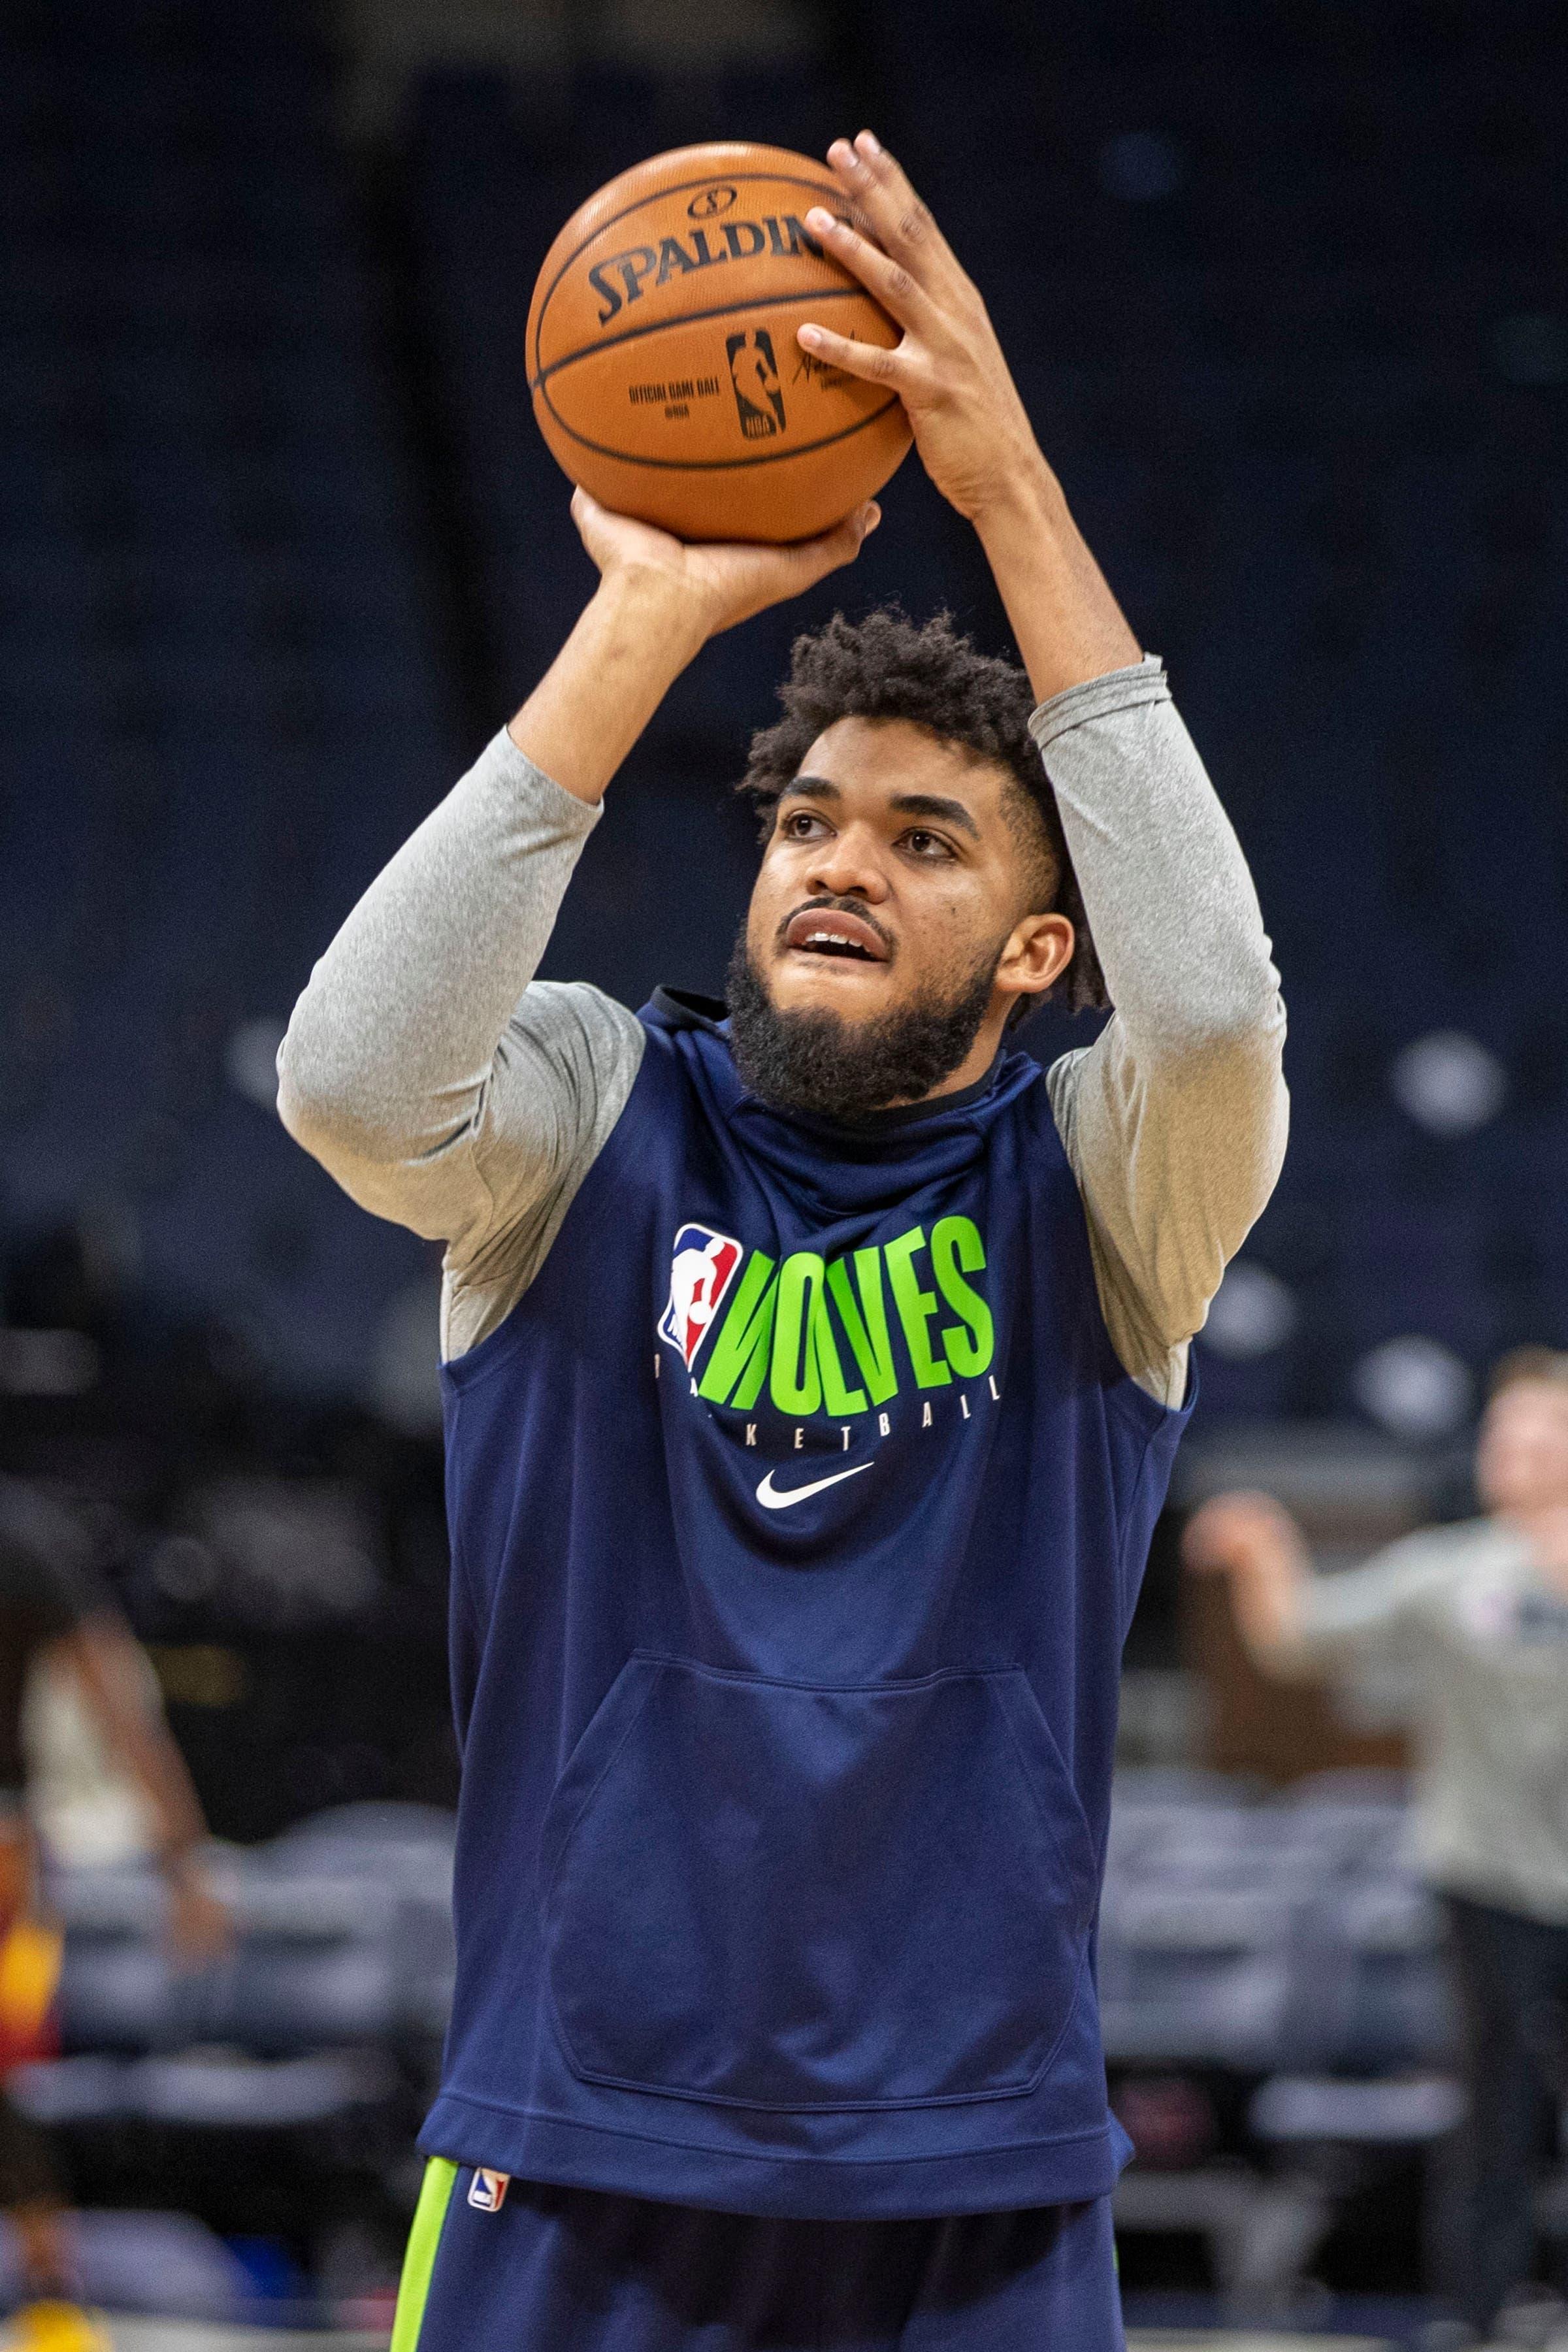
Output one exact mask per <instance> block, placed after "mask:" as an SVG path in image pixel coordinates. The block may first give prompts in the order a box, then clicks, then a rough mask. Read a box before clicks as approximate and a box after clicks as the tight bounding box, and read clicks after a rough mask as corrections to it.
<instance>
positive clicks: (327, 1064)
mask: <svg viewBox="0 0 1568 2352" xmlns="http://www.w3.org/2000/svg"><path fill="white" fill-rule="evenodd" d="M599 814H600V812H599V810H598V809H597V808H594V807H591V806H589V805H588V804H587V803H585V802H583V801H580V800H578V799H576V798H575V797H574V795H573V794H572V793H566V792H563V790H562V789H561V787H560V786H559V785H558V784H555V783H552V782H551V781H550V779H549V777H547V776H544V775H542V774H541V772H540V771H539V770H538V769H537V768H535V767H533V766H532V765H531V762H530V761H527V760H526V759H524V757H523V755H522V753H521V751H519V750H518V749H517V747H516V745H515V744H514V743H513V742H512V740H511V738H510V735H508V734H507V733H506V732H505V731H504V730H503V731H502V732H501V733H500V734H499V735H498V736H497V737H496V738H495V740H494V741H493V742H492V743H490V744H489V746H488V748H487V749H486V750H485V751H484V752H483V753H482V754H481V755H480V757H479V760H478V761H476V762H475V764H474V766H473V767H472V768H471V769H470V770H469V771H468V774H467V775H466V776H464V777H463V778H462V780H461V781H460V782H458V784H457V785H455V786H454V788H453V790H452V791H451V792H450V793H448V794H447V798H446V799H445V800H444V801H442V802H441V803H440V804H439V806H438V807H437V808H436V809H434V810H432V812H431V814H430V815H429V816H427V817H426V820H425V822H424V824H422V825H421V826H420V827H419V828H418V830H417V832H416V833H415V834H414V835H411V837H410V838H409V839H408V840H407V841H406V842H405V844H404V845H403V847H402V848H401V849H400V850H399V851H398V853H397V855H396V856H395V857H394V858H393V860H392V862H391V864H390V865H388V866H386V867H385V869H384V871H383V872H382V873H381V874H380V875H379V876H378V877H376V879H375V881H374V882H373V883H372V885H371V887H370V888H369V889H368V890H367V891H366V892H365V894H364V897H363V898H362V899H361V900H360V902H359V904H358V905H357V906H356V907H355V908H353V912H352V913H351V914H350V916H349V917H348V919H347V921H346V922H345V923H344V924H343V926H342V929H341V930H340V931H339V933H338V935H337V937H336V939H335V940H333V941H332V943H331V946H330V947H329V948H328V950H327V951H326V953H325V955H324V956H322V958H321V961H320V962H319V963H318V964H317V965H316V967H315V970H314V971H312V973H311V975H310V982H309V985H308V986H307V987H306V990H305V992H304V994H303V995H302V996H301V997H300V1002H299V1003H298V1004H297V1005H296V1006H295V1008H294V1016H293V1019H292V1020H291V1021H290V1023H289V1033H288V1034H287V1036H286V1037H285V1038H284V1040H283V1045H282V1048H281V1050H280V1052H279V1057H278V1069H279V1094H278V1108H279V1115H280V1117H281V1118H282V1120H283V1123H284V1125H285V1126H286V1127H287V1128H288V1129H289V1133H290V1134H291V1135H292V1136H293V1137H295V1139H297V1140H298V1141H299V1142H300V1143H301V1144H303V1146H304V1147H305V1149H306V1150H308V1151H310V1152H311V1153H312V1154H313V1155H314V1157H315V1158H316V1159H318V1160H320V1161H321V1164H322V1166H323V1167H324V1168H326V1169H327V1170H328V1171H330V1173H331V1175H333V1176H334V1177H335V1178H336V1179H337V1181H338V1182H339V1183H340V1184H342V1187H343V1189H344V1190H345V1192H349V1193H351V1194H352V1195H353V1198H354V1199H355V1200H356V1201H358V1202H360V1204H361V1206H362V1207H363V1208H366V1209H370V1210H373V1211H374V1213H375V1214H376V1215H377V1216H383V1217H388V1218H391V1219H393V1220H394V1221H395V1223H399V1224H404V1225H409V1226H411V1227H412V1228H413V1230H414V1231H415V1232H416V1233H417V1234H425V1235H426V1236H428V1237H430V1238H433V1239H439V1240H442V1241H444V1242H445V1243H446V1244H447V1255H446V1267H445V1274H446V1280H445V1290H444V1303H443V1314H442V1327H443V1328H442V1350H443V1353H444V1354H446V1355H447V1356H453V1355H458V1354H461V1353H462V1351H463V1350H464V1349H467V1348H470V1347H472V1346H473V1345H474V1344H475V1342H476V1341H477V1340H479V1339H482V1338H484V1336H485V1334H486V1332H487V1331H489V1330H491V1329H493V1328H495V1326H496V1324H498V1323H499V1322H500V1321H501V1320H502V1318H504V1317H505V1315H506V1314H507V1313H508V1312H509V1311H510V1307H512V1306H514V1305H515V1304H516V1301H517V1299H518V1298H519V1297H521V1294H522V1292H523V1291H524V1290H525V1289H526V1287H527V1286H528V1284H529V1282H530V1281H531V1279H532V1277H533V1276H534V1274H535V1273H536V1272H537V1271H538V1268H539V1265H540V1264H541V1262H542V1258H543V1256H544V1253H545V1251H546V1250H547V1249H548V1248H549V1246H550V1244H551V1243H552V1241H553V1239H554V1237H555V1234H556V1232H557V1230H558V1229H559V1227H560V1223H561V1221H562V1219H563V1216H564V1215H565V1213H566V1211H567V1209H568V1208H569V1207H570V1205H571V1202H572V1199H573V1196H574V1193H575V1192H576V1190H577V1187H578V1185H579V1184H580V1183H581V1182H582V1180H583V1177H584V1174H585V1173H586V1171H587V1170H588V1168H589V1167H590V1166H591V1165H592V1163H593V1160H594V1158H595V1155H596V1153H597V1152H598V1151H599V1150H600V1148H601V1147H602V1145H603V1143H604V1141H605V1137H606V1136H607V1135H608V1134H609V1132H610V1129H612V1128H613V1127H614V1125H615V1123H616V1119H617V1118H619V1116H620V1114H621V1111H622V1109H623V1108H624V1107H625V1104H626V1097H627V1096H628V1094H629V1093H630V1092H631V1087H632V1082H633V1080H634V1079H635V1078H636V1076H637V1069H638V1066H639V1065H640V1062H641V1058H642V1049H643V1032H642V1027H641V1024H639V1023H638V1022H637V1019H636V1018H635V1016H634V1015H633V1014H632V1013H628V1012H627V1011H626V1009H625V1007H624V1006H622V1005H619V1004H616V1003H612V1002H611V1000H610V999H609V998H608V997H606V996H605V995H603V994H601V992H599V991H598V990H597V989H595V988H589V987H585V986H575V985H574V986H567V985H563V984H561V983H559V982H533V973H534V971H535V969H536V967H537V965H538V963H539V960H540V957H541V956H542V954H543V952H544V949H545V945H546V942H547V941H548V940H549V937H550V933H551V929H552V926H553V924H554V921H555V917H556V913H557V911H558V909H559V908H560V904H561V900H562V898H563V894H564V892H565V889H566V885H567V883H568V882H569V881H570V879H571V877H572V874H573V871H574V867H575V866H576V863H577V858H578V856H579V854H580V852H581V850H582V846H583V844H584V841H585V840H586V839H587V837H588V835H589V834H590V833H591V832H592V831H593V828H594V826H595V824H596V823H597V822H598V817H599ZM531 982H532V984H531V985H530V983H531Z"/></svg>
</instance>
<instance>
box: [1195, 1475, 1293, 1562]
mask: <svg viewBox="0 0 1568 2352" xmlns="http://www.w3.org/2000/svg"><path fill="white" fill-rule="evenodd" d="M1300 1542H1301V1538H1300V1530H1299V1529H1298V1528H1297V1526H1296V1522H1295V1520H1294V1519H1293V1518H1292V1517H1290V1514H1289V1511H1287V1510H1286V1509H1285V1508H1284V1507H1283V1506H1282V1505H1281V1504H1279V1503H1277V1502H1276V1501H1275V1499H1274V1497H1273V1496H1272V1495H1262V1494H1254V1493H1250V1492H1237V1493H1236V1494H1232V1495H1216V1496H1215V1497H1214V1499H1213V1501H1212V1502H1207V1503H1205V1504H1204V1506H1203V1507H1202V1508H1201V1509H1200V1510H1197V1511H1194V1514H1193V1516H1192V1517H1191V1518H1190V1519H1189V1520H1188V1521H1187V1524H1186V1528H1185V1530H1184V1534H1183V1537H1182V1558H1183V1560H1184V1563H1185V1565H1186V1566H1187V1567H1188V1568H1189V1569H1193V1570H1196V1571H1197V1572H1198V1573H1199V1574H1200V1575H1202V1574H1208V1575H1220V1576H1229V1575H1235V1574H1237V1573H1238V1572H1239V1573H1241V1574H1244V1575H1245V1574H1246V1572H1247V1570H1249V1569H1251V1568H1252V1567H1253V1566H1254V1565H1255V1564H1256V1563H1257V1562H1258V1561H1259V1560H1273V1559H1276V1558H1278V1556H1279V1554H1280V1553H1281V1552H1282V1551H1283V1552H1289V1553H1290V1554H1292V1555H1294V1554H1295V1553H1296V1552H1297V1551H1298V1550H1299V1549H1300Z"/></svg>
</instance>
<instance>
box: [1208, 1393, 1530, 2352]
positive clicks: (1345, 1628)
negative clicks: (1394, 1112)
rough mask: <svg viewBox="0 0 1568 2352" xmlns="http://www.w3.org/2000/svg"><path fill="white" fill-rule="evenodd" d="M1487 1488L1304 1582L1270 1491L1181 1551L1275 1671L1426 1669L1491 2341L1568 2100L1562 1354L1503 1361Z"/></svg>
mask: <svg viewBox="0 0 1568 2352" xmlns="http://www.w3.org/2000/svg"><path fill="white" fill-rule="evenodd" d="M1476 1482H1477V1488H1478V1492H1479V1496H1480V1498H1481V1501H1482V1504H1483V1506H1484V1508H1485V1512H1486V1516H1485V1517H1481V1518H1477V1519H1471V1520H1468V1521H1467V1522H1465V1523H1463V1524H1462V1525H1459V1526H1457V1527H1444V1528H1429V1529H1426V1530H1423V1531H1421V1532H1420V1533H1417V1534H1415V1535H1412V1536H1407V1537H1405V1538H1403V1539H1402V1540H1401V1541H1400V1542H1398V1543H1395V1544H1393V1545H1391V1546H1390V1547H1389V1548H1388V1549H1387V1550H1385V1551H1384V1552H1381V1553H1379V1554H1378V1555H1377V1556H1376V1558H1374V1559H1372V1560H1370V1561H1368V1562H1367V1563H1366V1564H1365V1565H1364V1566H1363V1567H1361V1568H1359V1569H1354V1570H1349V1571H1347V1572H1345V1573H1343V1574H1340V1575H1334V1576H1325V1577H1319V1576H1316V1575H1314V1573H1313V1570H1312V1566H1311V1562H1310V1557H1309V1555H1308V1551H1307V1548H1306V1545H1305V1543H1304V1541H1303V1539H1302V1537H1301V1533H1300V1529H1299V1528H1298V1527H1297V1526H1296V1524H1295V1522H1294V1520H1293V1519H1292V1518H1291V1517H1290V1516H1289V1513H1288V1512H1286V1511H1285V1510H1283V1509H1282V1508H1281V1507H1280V1506H1279V1504H1278V1503H1276V1502H1275V1501H1273V1500H1272V1498H1271V1497H1269V1496H1267V1495H1257V1494H1232V1495H1222V1496H1217V1497H1216V1498H1215V1500H1214V1501H1212V1502H1210V1503H1208V1504H1206V1505H1205V1507H1204V1508H1203V1509H1202V1510H1200V1511H1199V1512H1198V1513H1197V1514H1196V1516H1195V1517H1194V1519H1193V1520H1192V1522H1191V1524H1190V1525H1189V1527H1188V1528H1187V1532H1186V1539H1185V1554H1186V1559H1187V1564H1188V1566H1189V1567H1190V1568H1193V1569H1194V1570H1212V1571H1215V1572H1216V1573H1220V1574H1223V1575H1226V1576H1228V1577H1229V1579H1230V1589H1231V1594H1232V1599H1233V1603H1234V1606H1235V1611H1236V1617H1237V1624H1238V1627H1239V1629H1240V1632H1241V1633H1242V1636H1243V1638H1244V1639H1245V1641H1246V1642H1247V1646H1248V1648H1249V1649H1250V1650H1251V1652H1252V1653H1253V1654H1254V1656H1255V1657H1256V1658H1257V1659H1258V1663H1259V1664H1261V1665H1263V1666H1264V1667H1265V1668H1267V1670H1268V1672H1270V1673H1272V1674H1275V1675H1282V1676H1286V1677H1295V1676H1308V1675H1320V1674H1324V1673H1328V1672H1331V1671H1332V1670H1334V1669H1335V1668H1338V1667H1342V1666H1343V1665H1345V1664H1349V1663H1351V1662H1359V1661H1361V1660H1363V1659H1364V1658H1366V1657H1367V1656H1368V1655H1369V1654H1373V1653H1380V1654H1385V1655H1386V1654H1390V1653H1401V1654H1405V1655H1406V1656H1407V1657H1409V1658H1410V1659H1411V1660H1412V1661H1413V1663H1414V1664H1415V1665H1416V1667H1417V1670H1418V1672H1419V1673H1420V1675H1421V1684H1420V1689H1421V1698H1420V1710H1419V1720H1418V1728H1417V1737H1418V1743H1419V1757H1420V1775H1419V1782H1418V1790H1417V1800H1416V1808H1415V1832H1416V1846H1417V1856H1418V1860H1419V1863H1420V1866H1421V1868H1422V1870H1423V1873H1424V1874H1425V1875H1426V1878H1427V1879H1428V1881H1429V1882H1430V1883H1431V1885H1433V1886H1434V1887H1435V1888H1436V1890H1437V1892H1438V1893H1439V1894H1440V1895H1441V1896H1442V1898H1443V1901H1444V1906H1445V1908H1446V1910H1447V1918H1448V1928H1449V1946H1450V1952H1451V1956H1452V1962H1453V1967H1454V1970H1455V1975H1456V1979H1457V1989H1458V1996H1459V2009H1460V2014H1461V2017H1462V2020H1463V2031H1464V2041H1465V2049H1464V2068H1465V2076H1466V2090H1467V2095H1468V2124H1467V2127H1466V2137H1467V2149H1466V2159H1467V2160H1466V2163H1465V2167H1464V2183H1465V2196H1464V2207H1463V2213H1462V2218H1461V2220H1460V2221H1459V2225H1458V2231H1457V2232H1456V2233H1455V2234H1456V2235H1457V2240H1458V2242H1457V2244H1456V2247H1455V2253H1456V2257H1457V2269H1458V2276H1457V2278H1456V2280H1455V2282H1454V2284H1455V2286H1456V2287H1457V2290H1458V2295H1459V2298H1460V2301H1461V2305H1462V2308H1463V2310H1464V2314H1465V2316H1466V2318H1467V2320H1468V2322H1469V2323H1470V2325H1471V2326H1474V2327H1475V2328H1476V2329H1477V2330H1478V2331H1479V2332H1480V2333H1482V2334H1485V2332H1486V2331H1487V2330H1488V2329H1489V2327H1490V2326H1491V2324H1492V2322H1493V2320H1494V2319H1495V2318H1496V2316H1497V2315H1498V2312H1499V2310H1500V2307H1501V2305H1502V2304H1503V2302H1504V2300H1505V2298H1506V2297H1507V2296H1508V2295H1509V2294H1510V2291H1512V2290H1514V2289H1516V2288H1519V2287H1521V2286H1523V2285H1525V2284H1527V2283H1528V2282H1529V2280H1530V2278H1531V2269H1532V2263H1533V2256H1534V2243H1535V2225H1534V2189H1535V2184H1536V2176H1537V2174H1538V2172H1539V2170H1540V2168H1541V2164H1542V2158H1543V2156H1544V2155H1545V2154H1546V2153H1547V2151H1548V2149H1549V2147H1550V2146H1551V2139H1552V2115H1553V2109H1554V2107H1555V2106H1557V2105H1559V2104H1560V2103H1561V2102H1562V2100H1563V2097H1564V2095H1568V1356H1563V1355H1558V1354H1555V1353H1552V1351H1550V1350H1548V1349H1539V1348H1531V1349H1520V1350H1517V1351H1516V1352H1515V1353H1513V1354H1512V1355H1510V1356H1509V1357H1506V1358H1505V1359H1504V1360H1503V1361H1502V1362H1501V1363H1500V1365H1499V1366H1498V1368H1497V1370H1496V1372H1495V1373H1494V1376H1493V1383H1492V1393H1491V1399H1490V1402H1489V1405H1488V1407H1487V1410H1486V1412H1485V1415H1484V1417H1483V1419H1482V1422H1481V1427H1480V1435H1479V1445H1478V1450H1477V1456H1476Z"/></svg>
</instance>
